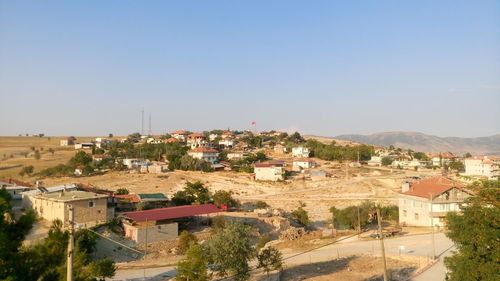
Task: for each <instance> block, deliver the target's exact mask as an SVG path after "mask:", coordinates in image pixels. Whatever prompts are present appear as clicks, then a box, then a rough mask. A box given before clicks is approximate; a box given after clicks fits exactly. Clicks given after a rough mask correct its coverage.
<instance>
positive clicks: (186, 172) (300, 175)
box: [0, 130, 500, 280]
mask: <svg viewBox="0 0 500 281" xmlns="http://www.w3.org/2000/svg"><path fill="white" fill-rule="evenodd" d="M18 138H24V139H28V140H29V139H33V140H38V141H39V139H48V141H47V142H48V143H51V146H50V147H49V148H46V149H44V147H43V146H41V147H39V148H36V147H35V148H34V149H32V148H31V145H27V147H26V148H22V149H19V148H17V149H19V150H18V151H17V152H15V153H16V155H15V156H12V157H5V155H4V159H3V163H2V170H1V171H0V172H1V173H3V175H2V176H3V179H1V180H0V185H1V187H2V188H5V189H6V191H7V192H8V193H9V194H10V196H11V199H12V204H11V205H12V208H13V211H14V212H16V213H17V214H18V215H19V214H21V213H23V212H25V211H27V210H33V211H34V212H35V213H36V215H37V217H38V221H37V223H36V224H37V226H36V227H35V228H34V229H33V231H32V232H31V233H30V234H29V235H28V239H27V240H26V241H25V243H28V244H36V243H37V241H41V240H42V239H44V237H46V235H47V233H48V232H49V230H50V226H51V223H52V222H54V221H56V220H59V221H61V222H62V223H63V226H64V228H66V229H77V230H78V229H89V230H91V231H92V232H93V233H95V234H96V235H98V239H97V247H96V251H95V253H94V257H95V258H110V259H111V260H113V261H114V262H115V263H116V266H117V274H116V276H115V277H113V278H114V279H113V278H111V279H109V280H168V279H169V278H173V277H174V276H175V271H176V270H175V265H176V264H177V263H178V262H180V261H182V260H183V258H184V257H185V254H186V249H182V247H180V244H179V243H180V242H179V241H180V240H179V239H180V238H179V236H180V235H181V234H182V233H184V232H187V233H190V234H193V235H194V236H195V237H196V238H197V240H198V241H204V240H207V239H209V238H210V236H211V233H212V231H213V230H212V228H213V227H214V224H217V223H218V221H220V220H221V218H224V220H234V221H240V222H243V223H245V224H248V225H250V226H251V229H252V230H251V232H252V237H253V238H252V244H254V245H256V247H257V245H258V247H259V248H264V247H268V246H272V247H276V249H279V250H280V251H281V253H282V255H283V256H284V257H285V262H284V264H285V266H284V269H282V270H279V271H275V272H273V275H272V276H275V277H273V278H281V279H276V280H302V279H307V280H331V279H334V278H335V279H336V280H355V279H351V278H352V276H351V277H346V276H347V273H348V272H349V271H350V270H354V271H356V272H357V274H359V276H357V277H356V278H358V279H359V280H362V279H363V280H364V279H366V278H376V276H380V274H381V271H380V269H379V267H377V266H375V264H377V263H378V262H379V259H380V258H381V257H380V253H379V251H380V248H378V246H377V247H375V246H374V244H373V243H374V241H376V240H377V239H378V238H379V237H380V233H382V236H383V237H384V238H386V239H387V241H388V242H386V243H388V245H391V241H394V243H399V242H396V241H399V240H404V239H415V238H414V237H426V238H422V241H421V242H420V243H418V242H415V241H413V240H412V242H411V243H409V244H408V246H404V245H392V246H388V247H387V248H386V251H387V258H388V267H389V269H390V271H391V272H392V273H391V274H392V275H393V278H394V279H393V280H408V279H410V278H413V277H415V276H418V274H420V273H421V272H423V271H424V270H425V269H426V268H427V267H428V266H429V265H430V264H433V263H435V261H436V259H435V258H436V257H437V254H436V251H439V250H440V249H441V250H443V249H445V248H447V247H449V246H450V245H451V244H450V243H449V242H447V241H446V239H445V238H444V234H443V233H444V231H445V230H446V224H445V218H446V215H447V213H449V212H455V211H460V209H459V208H460V206H461V204H463V203H464V202H465V200H466V199H467V198H468V197H470V196H472V195H473V191H471V190H469V189H468V188H467V186H468V185H469V184H471V183H473V182H475V181H477V180H481V179H490V180H491V179H498V177H499V175H500V169H499V166H500V157H499V156H494V155H475V156H473V155H470V154H467V155H460V156H459V155H454V154H452V153H450V152H442V153H438V154H427V153H425V152H415V151H411V150H405V149H400V148H396V147H393V146H391V147H382V146H372V145H369V144H361V143H354V142H348V141H342V140H334V139H324V138H316V137H313V136H301V135H300V134H299V133H294V134H290V135H289V134H287V133H284V132H276V131H271V132H260V133H256V132H251V131H231V130H213V131H205V132H202V133H193V132H189V131H184V130H178V131H173V132H171V133H168V134H164V135H144V134H139V133H135V134H131V135H129V136H127V137H114V136H112V135H110V136H108V137H107V138H106V137H97V138H84V140H85V141H83V142H82V141H80V138H75V137H65V138H61V139H58V138H54V137H52V138H50V137H45V136H35V137H28V136H26V137H18ZM56 142H57V143H56ZM0 143H1V142H0ZM42 151H43V153H42V156H40V152H42ZM37 154H38V156H36V155H37ZM54 155H56V156H57V155H60V156H62V155H64V157H62V158H61V159H60V160H59V162H60V163H59V164H57V165H55V166H54V167H46V168H44V169H41V170H40V169H38V168H36V166H35V168H34V167H33V166H31V167H29V166H30V165H28V164H31V163H35V164H34V165H36V163H37V162H40V161H44V159H47V161H50V159H51V158H54V157H55V156H54ZM28 157H29V158H28ZM31 157H33V158H31ZM37 158H38V159H37ZM40 158H41V160H40ZM16 159H17V160H18V161H22V160H26V162H23V165H21V166H19V165H10V166H9V162H15V161H16ZM28 160H30V161H28ZM24 163H25V164H24ZM27 167H28V168H27ZM13 171H16V172H17V171H19V172H17V175H16V174H13V173H14V172H13ZM352 208H354V209H357V212H358V213H357V216H356V215H354V217H352V216H351V217H349V216H348V215H345V214H347V213H348V211H346V210H350V209H352ZM376 208H382V210H383V213H382V215H381V214H380V213H377V212H375V210H376ZM354 209H353V210H354ZM343 210H344V213H342V212H343ZM360 210H361V215H360ZM343 214H344V215H345V216H346V218H344V219H340V218H341V216H342V215H343ZM380 216H381V217H380ZM336 217H337V219H335V218H336ZM332 218H333V220H332ZM377 220H380V221H381V222H382V228H380V229H379V228H378V227H377V223H376V222H377ZM219 223H220V222H219ZM431 234H432V247H431V246H430V241H431V239H430V238H429V239H427V236H429V235H431ZM183 235H184V234H183ZM186 235H187V234H186ZM181 236H182V235H181ZM435 236H436V237H437V238H435ZM344 239H347V240H346V241H347V242H345V241H343V240H344ZM397 239H399V240H397ZM416 239H417V240H418V238H416ZM435 239H436V241H438V242H435ZM348 242H350V243H353V245H354V246H352V247H350V248H346V249H343V248H342V250H341V252H342V253H340V252H339V249H338V248H337V249H336V252H335V251H332V252H330V253H326V252H322V251H323V250H325V249H328V247H330V248H332V247H334V246H337V244H339V245H348V244H347V243H348ZM412 243H413V244H412ZM426 243H427V244H428V245H427V244H426ZM367 245H369V248H370V250H369V251H367V250H366V247H367ZM410 245H414V247H416V249H418V250H415V249H413V250H410V249H407V248H405V247H411V246H410ZM425 245H427V246H425ZM339 247H340V246H339ZM436 248H438V250H436ZM332 249H333V248H332ZM422 249H425V250H422ZM304 251H305V252H307V251H312V252H311V253H314V256H313V255H312V254H302V253H303V252H304ZM341 258H349V263H348V266H347V267H346V268H344V269H338V270H332V271H331V272H328V269H326V268H325V270H327V272H326V273H325V274H321V275H318V276H319V277H317V278H316V277H315V276H316V275H315V274H314V273H313V272H314V270H312V269H311V268H310V266H313V264H314V263H325V262H328V261H331V260H335V259H336V260H338V259H341ZM384 260H385V256H384ZM328 266H330V265H328V264H325V267H328ZM331 266H333V265H331ZM318 268H319V267H318ZM147 272H149V273H147ZM263 274H264V273H263V271H262V270H260V271H259V270H257V271H255V272H252V274H251V278H253V279H252V280H261V279H259V278H263V277H262V276H264V275H263ZM311 274H312V275H311ZM297 276H302V277H303V278H302V277H301V278H299V277H297ZM342 276H344V277H342ZM134 278H135V279H134ZM141 278H142V279H141ZM342 278H344V279H342ZM356 280H357V279H356ZM412 280H413V279H412ZM414 280H418V279H414ZM422 280H423V279H422Z"/></svg>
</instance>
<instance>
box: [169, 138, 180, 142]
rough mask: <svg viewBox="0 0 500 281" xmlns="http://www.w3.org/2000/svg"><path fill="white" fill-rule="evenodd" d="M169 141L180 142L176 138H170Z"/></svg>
mask: <svg viewBox="0 0 500 281" xmlns="http://www.w3.org/2000/svg"><path fill="white" fill-rule="evenodd" d="M167 142H179V140H178V139H176V138H168V139H167Z"/></svg>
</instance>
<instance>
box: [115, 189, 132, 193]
mask: <svg viewBox="0 0 500 281" xmlns="http://www.w3.org/2000/svg"><path fill="white" fill-rule="evenodd" d="M115 194H116V195H126V194H129V191H128V189H126V188H118V189H117V190H116V192H115Z"/></svg>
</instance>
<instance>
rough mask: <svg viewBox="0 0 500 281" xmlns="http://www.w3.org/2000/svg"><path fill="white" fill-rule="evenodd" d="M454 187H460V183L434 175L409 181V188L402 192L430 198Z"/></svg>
mask: <svg viewBox="0 0 500 281" xmlns="http://www.w3.org/2000/svg"><path fill="white" fill-rule="evenodd" d="M454 187H457V188H461V187H462V185H461V184H459V183H457V182H454V181H452V180H450V179H448V178H444V177H434V178H428V179H423V180H420V181H416V182H413V183H410V190H408V191H406V192H403V193H402V194H405V195H411V196H417V197H424V198H428V199H430V198H431V195H432V196H433V198H434V197H436V196H439V195H440V194H441V193H443V192H445V191H448V190H450V189H452V188H454Z"/></svg>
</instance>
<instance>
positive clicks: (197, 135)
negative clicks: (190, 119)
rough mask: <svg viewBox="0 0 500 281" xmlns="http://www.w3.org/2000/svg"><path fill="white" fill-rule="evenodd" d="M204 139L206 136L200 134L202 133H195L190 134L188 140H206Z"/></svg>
mask: <svg viewBox="0 0 500 281" xmlns="http://www.w3.org/2000/svg"><path fill="white" fill-rule="evenodd" d="M204 137H205V135H203V134H200V133H194V134H190V135H189V136H188V138H204Z"/></svg>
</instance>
